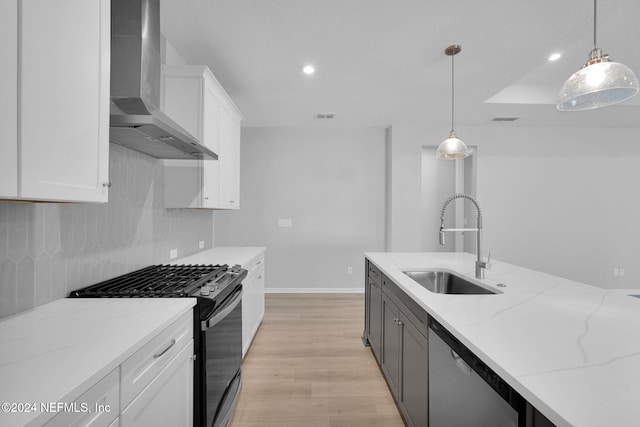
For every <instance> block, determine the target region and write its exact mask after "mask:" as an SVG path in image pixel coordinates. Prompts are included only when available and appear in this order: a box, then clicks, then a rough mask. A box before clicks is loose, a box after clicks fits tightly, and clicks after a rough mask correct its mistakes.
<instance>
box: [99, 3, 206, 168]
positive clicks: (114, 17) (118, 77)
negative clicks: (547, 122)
mask: <svg viewBox="0 0 640 427" xmlns="http://www.w3.org/2000/svg"><path fill="white" fill-rule="evenodd" d="M161 81H162V61H161V57H160V0H112V1H111V114H110V125H109V126H110V129H109V140H110V141H111V142H113V143H116V144H120V145H124V146H125V147H129V148H131V149H133V150H136V151H140V152H142V153H145V154H148V155H150V156H153V157H157V158H159V159H217V158H218V155H217V154H216V153H214V152H213V151H211V150H210V149H209V148H207V147H205V146H204V145H202V144H201V143H200V141H198V139H197V138H195V137H194V136H192V135H191V134H189V132H187V131H186V130H184V129H183V128H182V127H181V126H180V125H178V124H177V123H176V122H174V121H173V120H172V119H171V118H169V117H168V116H167V115H166V114H164V113H163V112H162V111H160V109H159V105H160V90H161Z"/></svg>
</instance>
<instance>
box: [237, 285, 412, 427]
mask: <svg viewBox="0 0 640 427" xmlns="http://www.w3.org/2000/svg"><path fill="white" fill-rule="evenodd" d="M363 324H364V295H363V294H267V295H266V298H265V317H264V320H263V323H262V325H261V327H260V329H259V330H258V333H257V335H256V337H255V339H254V341H253V344H252V346H251V348H250V349H249V351H248V353H247V355H246V357H245V360H244V362H243V387H242V391H241V392H240V398H239V400H238V404H237V406H236V409H235V412H234V414H233V417H232V419H231V422H230V423H229V425H230V427H258V426H260V427H272V426H273V427H275V426H278V427H282V426H285V427H286V426H307V427H346V426H349V427H360V426H362V427H364V426H367V427H369V426H374V427H375V426H385V427H396V426H398V427H402V426H404V423H403V421H402V418H401V417H400V414H399V413H398V409H397V407H396V406H395V403H394V401H393V398H392V397H391V394H390V392H389V389H388V388H387V385H386V383H385V381H384V378H383V376H382V374H381V372H380V369H379V368H378V365H377V363H376V361H375V359H374V358H373V355H372V354H371V351H370V349H368V348H365V347H364V346H363V345H362V342H361V341H360V336H361V335H362V329H363Z"/></svg>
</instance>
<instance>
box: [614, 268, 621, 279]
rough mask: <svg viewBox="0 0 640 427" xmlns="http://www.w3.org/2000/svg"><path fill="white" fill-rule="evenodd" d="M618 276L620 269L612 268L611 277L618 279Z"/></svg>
mask: <svg viewBox="0 0 640 427" xmlns="http://www.w3.org/2000/svg"><path fill="white" fill-rule="evenodd" d="M619 275H620V269H619V268H618V267H613V277H618V276H619Z"/></svg>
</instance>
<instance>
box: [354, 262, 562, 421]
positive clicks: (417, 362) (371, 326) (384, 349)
mask: <svg viewBox="0 0 640 427" xmlns="http://www.w3.org/2000/svg"><path fill="white" fill-rule="evenodd" d="M365 271H366V272H367V274H366V278H365V324H364V332H363V336H362V341H363V343H364V344H365V345H368V346H370V347H371V350H372V352H373V355H374V357H375V359H376V361H377V362H378V364H379V366H380V369H381V370H382V373H383V375H384V377H385V380H386V381H387V385H388V386H389V390H391V394H392V395H393V398H394V400H395V401H396V404H397V405H398V408H399V409H400V413H401V414H402V417H403V419H404V421H405V423H406V424H407V425H408V426H409V427H426V426H429V340H428V337H429V322H430V318H429V315H428V313H427V312H426V311H425V310H424V309H423V308H422V307H421V306H420V305H419V304H418V303H416V302H415V301H414V300H413V299H412V298H411V297H410V296H409V295H407V293H405V292H404V291H403V290H402V289H401V288H400V287H399V286H398V285H396V284H395V283H394V282H393V281H392V280H391V279H389V278H388V277H387V276H385V275H384V274H383V273H382V272H381V271H380V269H378V268H377V267H376V266H375V265H374V264H373V263H372V262H370V261H369V260H368V259H365ZM518 424H519V425H522V426H525V427H553V423H551V422H550V421H549V420H548V419H547V418H546V417H544V415H542V414H541V413H540V412H539V411H537V410H536V409H535V408H534V407H533V406H532V405H530V404H529V403H527V404H526V416H525V419H521V420H520V421H519V422H518ZM478 425H482V422H481V421H479V424H478ZM431 427H443V426H437V425H436V426H431Z"/></svg>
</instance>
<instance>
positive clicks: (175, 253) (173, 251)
mask: <svg viewBox="0 0 640 427" xmlns="http://www.w3.org/2000/svg"><path fill="white" fill-rule="evenodd" d="M176 258H178V249H171V250H170V251H169V259H176Z"/></svg>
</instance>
